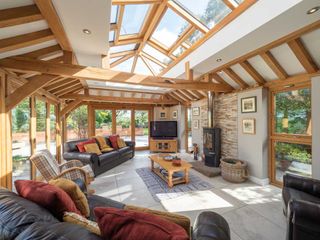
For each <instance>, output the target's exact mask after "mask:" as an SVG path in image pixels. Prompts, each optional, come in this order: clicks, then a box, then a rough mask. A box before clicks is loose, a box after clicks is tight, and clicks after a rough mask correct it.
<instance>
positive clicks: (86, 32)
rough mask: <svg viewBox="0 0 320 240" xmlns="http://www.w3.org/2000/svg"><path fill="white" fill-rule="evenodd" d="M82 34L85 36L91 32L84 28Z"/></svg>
mask: <svg viewBox="0 0 320 240" xmlns="http://www.w3.org/2000/svg"><path fill="white" fill-rule="evenodd" d="M82 32H83V33H85V34H88V35H89V34H91V31H90V30H89V29H86V28H85V29H83V30H82Z"/></svg>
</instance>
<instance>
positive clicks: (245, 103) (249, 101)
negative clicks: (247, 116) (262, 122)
mask: <svg viewBox="0 0 320 240" xmlns="http://www.w3.org/2000/svg"><path fill="white" fill-rule="evenodd" d="M241 112H242V113H253V112H257V97H247V98H241Z"/></svg>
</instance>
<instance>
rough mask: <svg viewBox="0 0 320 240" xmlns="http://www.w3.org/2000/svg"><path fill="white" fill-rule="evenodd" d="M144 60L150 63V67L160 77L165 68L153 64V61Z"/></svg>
mask: <svg viewBox="0 0 320 240" xmlns="http://www.w3.org/2000/svg"><path fill="white" fill-rule="evenodd" d="M144 59H145V60H146V61H147V62H148V64H149V65H150V67H151V68H152V70H153V72H154V73H155V74H156V75H158V74H159V73H161V72H162V70H163V67H161V66H160V65H158V64H156V63H155V62H153V61H151V60H149V59H147V58H144Z"/></svg>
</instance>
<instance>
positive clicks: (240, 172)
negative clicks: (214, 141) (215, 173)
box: [220, 158, 248, 183]
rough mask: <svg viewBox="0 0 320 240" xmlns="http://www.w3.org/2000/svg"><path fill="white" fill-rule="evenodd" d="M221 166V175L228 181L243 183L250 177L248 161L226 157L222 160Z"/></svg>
mask: <svg viewBox="0 0 320 240" xmlns="http://www.w3.org/2000/svg"><path fill="white" fill-rule="evenodd" d="M220 167H221V176H222V178H223V179H225V180H227V181H230V182H235V183H241V182H244V181H246V180H247V178H248V170H247V163H246V162H245V161H242V160H238V159H232V158H225V159H222V160H221V164H220Z"/></svg>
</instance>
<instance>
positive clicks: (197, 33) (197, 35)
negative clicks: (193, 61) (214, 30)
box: [188, 30, 203, 44]
mask: <svg viewBox="0 0 320 240" xmlns="http://www.w3.org/2000/svg"><path fill="white" fill-rule="evenodd" d="M202 37H203V33H202V32H200V31H199V30H195V31H194V32H193V33H192V34H191V35H190V37H189V38H188V41H189V42H190V43H191V44H194V43H196V42H197V41H198V40H199V39H200V38H202Z"/></svg>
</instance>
